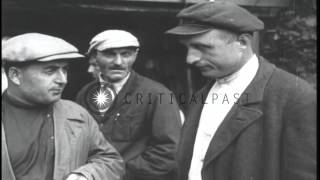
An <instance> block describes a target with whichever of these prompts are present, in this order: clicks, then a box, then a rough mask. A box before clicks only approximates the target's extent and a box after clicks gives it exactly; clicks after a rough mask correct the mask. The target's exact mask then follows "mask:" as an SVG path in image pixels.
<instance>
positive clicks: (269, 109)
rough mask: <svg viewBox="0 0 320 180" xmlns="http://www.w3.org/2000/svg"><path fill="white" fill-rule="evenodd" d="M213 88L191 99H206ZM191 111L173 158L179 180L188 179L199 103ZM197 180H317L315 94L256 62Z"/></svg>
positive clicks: (302, 83)
mask: <svg viewBox="0 0 320 180" xmlns="http://www.w3.org/2000/svg"><path fill="white" fill-rule="evenodd" d="M213 83H214V82H211V83H210V84H208V85H207V86H206V87H204V88H203V89H202V90H200V91H199V92H198V93H197V94H196V96H197V97H198V98H200V99H201V96H202V95H205V96H207V94H208V91H209V90H210V88H211V86H212V85H213ZM190 107H191V108H190V111H188V114H187V118H186V122H185V124H184V126H183V128H182V135H181V142H180V145H179V149H178V154H177V156H178V164H179V176H178V179H179V180H187V179H188V172H189V167H190V162H191V159H192V153H193V145H194V141H195V136H196V132H197V127H198V122H199V118H200V114H201V111H202V108H203V103H199V101H198V103H194V104H191V106H190ZM212 120H213V121H214V117H212ZM201 175H202V180H313V179H316V93H315V90H314V89H313V88H312V87H311V86H310V85H309V84H308V83H307V82H305V81H304V80H301V79H300V78H298V77H296V76H294V75H292V74H290V73H287V72H285V71H283V70H281V69H278V68H276V67H275V66H274V65H272V64H271V63H269V62H267V61H266V60H264V59H263V58H262V57H259V69H258V72H257V74H256V76H255V77H254V79H253V81H252V82H251V83H250V84H249V86H248V87H247V88H246V90H245V91H244V93H243V94H242V95H241V96H240V99H239V100H238V102H237V103H236V104H234V106H233V107H232V109H231V110H230V111H229V113H228V114H227V116H226V117H225V119H224V120H223V122H222V123H221V124H220V126H219V127H218V129H217V131H216V133H215V134H214V136H213V138H212V140H211V142H210V145H209V147H208V150H207V153H206V155H205V159H204V162H203V167H202V171H201Z"/></svg>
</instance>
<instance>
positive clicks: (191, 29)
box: [165, 24, 213, 36]
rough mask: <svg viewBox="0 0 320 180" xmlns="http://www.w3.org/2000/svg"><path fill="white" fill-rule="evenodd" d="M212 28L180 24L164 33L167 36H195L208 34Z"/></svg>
mask: <svg viewBox="0 0 320 180" xmlns="http://www.w3.org/2000/svg"><path fill="white" fill-rule="evenodd" d="M212 29H213V27H211V26H205V25H198V24H181V25H179V26H177V27H174V28H172V29H169V30H167V31H166V32H165V33H166V34H168V35H179V36H185V35H196V34H201V33H205V32H208V31H210V30H212Z"/></svg>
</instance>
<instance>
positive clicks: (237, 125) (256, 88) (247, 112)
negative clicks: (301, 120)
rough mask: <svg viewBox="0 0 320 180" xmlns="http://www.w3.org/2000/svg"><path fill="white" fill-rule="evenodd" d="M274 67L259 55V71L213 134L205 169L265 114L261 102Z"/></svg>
mask: <svg viewBox="0 0 320 180" xmlns="http://www.w3.org/2000/svg"><path fill="white" fill-rule="evenodd" d="M274 69H275V66H274V65H271V64H270V63H268V62H267V61H266V60H264V59H263V58H262V57H259V69H258V72H257V74H256V76H255V78H254V79H253V80H252V82H251V83H250V84H249V86H248V87H247V88H246V90H245V91H244V92H243V94H242V95H241V96H240V98H239V101H238V103H237V104H235V105H234V106H233V107H232V109H231V110H230V112H229V113H228V114H227V116H226V118H225V119H224V120H223V122H222V123H221V125H220V126H219V128H218V129H217V131H216V133H215V135H214V136H213V138H212V140H211V142H210V145H209V148H208V151H207V153H206V156H205V160H204V164H203V169H205V167H206V166H207V165H208V164H209V163H210V162H212V161H213V160H214V159H215V158H216V157H217V156H218V155H219V154H220V153H221V152H223V150H224V149H225V148H226V147H227V146H228V145H229V144H230V143H231V142H232V141H233V140H234V139H235V138H236V137H237V136H238V135H239V134H240V133H241V132H242V131H243V130H244V129H245V128H246V127H247V126H249V125H250V124H252V123H253V122H254V121H256V120H257V119H259V117H261V116H262V115H263V113H262V110H261V102H262V100H263V96H264V89H265V86H266V84H267V83H268V81H269V79H270V77H271V75H272V73H273V71H274Z"/></svg>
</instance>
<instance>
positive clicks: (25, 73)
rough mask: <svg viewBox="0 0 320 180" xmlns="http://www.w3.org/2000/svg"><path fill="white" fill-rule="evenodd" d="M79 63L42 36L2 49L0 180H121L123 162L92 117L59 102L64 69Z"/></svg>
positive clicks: (70, 49) (68, 48)
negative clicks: (3, 86)
mask: <svg viewBox="0 0 320 180" xmlns="http://www.w3.org/2000/svg"><path fill="white" fill-rule="evenodd" d="M79 58H83V56H82V55H81V54H79V53H78V49H77V48H75V47H74V46H73V45H71V44H69V43H68V42H66V41H64V40H62V39H60V38H57V37H53V36H49V35H45V34H40V33H26V34H22V35H18V36H15V37H12V38H10V39H9V40H7V41H6V42H5V43H4V44H3V47H2V59H3V60H4V61H6V63H5V71H6V73H7V76H8V88H7V90H6V91H5V92H4V93H3V95H2V122H1V133H2V136H1V137H2V141H1V149H2V156H1V165H2V166H1V172H2V174H1V179H5V180H36V179H38V180H52V179H55V180H121V177H122V176H123V174H124V164H123V159H122V158H121V156H120V154H119V153H118V152H117V151H116V150H115V148H114V147H113V146H112V145H110V144H109V143H108V142H107V140H106V139H105V138H104V136H103V135H102V133H101V132H100V131H99V127H98V125H97V123H96V122H95V120H94V119H93V117H92V116H91V115H90V114H89V113H88V112H87V111H86V110H85V109H84V108H82V107H81V106H79V105H77V104H76V103H73V102H71V101H67V100H62V99H60V98H61V94H62V91H63V89H64V87H65V85H66V83H67V68H68V63H69V61H70V60H79Z"/></svg>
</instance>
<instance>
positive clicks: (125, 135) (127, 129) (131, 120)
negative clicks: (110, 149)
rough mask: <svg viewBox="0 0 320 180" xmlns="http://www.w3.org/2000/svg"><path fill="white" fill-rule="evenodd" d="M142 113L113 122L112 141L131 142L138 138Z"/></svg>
mask: <svg viewBox="0 0 320 180" xmlns="http://www.w3.org/2000/svg"><path fill="white" fill-rule="evenodd" d="M142 122H143V119H142V113H138V114H134V115H125V116H124V117H123V118H121V119H120V118H119V119H118V120H117V121H114V124H113V128H112V139H113V140H116V141H132V140H134V139H137V138H138V137H139V134H141V132H139V131H140V130H141V126H142Z"/></svg>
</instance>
